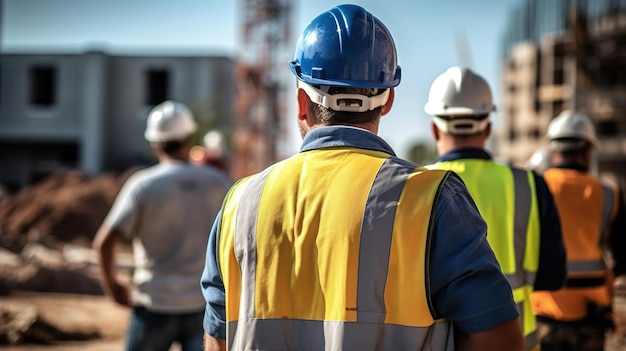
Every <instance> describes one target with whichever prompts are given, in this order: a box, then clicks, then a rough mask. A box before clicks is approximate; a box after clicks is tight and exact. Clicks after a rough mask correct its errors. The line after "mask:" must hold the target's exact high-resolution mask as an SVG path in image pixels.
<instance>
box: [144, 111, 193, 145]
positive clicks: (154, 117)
mask: <svg viewBox="0 0 626 351" xmlns="http://www.w3.org/2000/svg"><path fill="white" fill-rule="evenodd" d="M196 130H197V125H196V122H195V121H194V118H193V115H192V113H191V111H190V110H189V109H188V108H187V106H185V105H184V104H182V103H180V102H175V101H165V102H162V103H160V104H159V105H156V106H155V107H154V108H153V109H152V110H151V111H150V114H149V115H148V120H147V121H146V130H145V132H144V137H145V138H146V140H147V141H149V142H151V143H165V142H171V141H181V140H184V139H186V138H188V137H190V136H191V135H193V133H195V132H196Z"/></svg>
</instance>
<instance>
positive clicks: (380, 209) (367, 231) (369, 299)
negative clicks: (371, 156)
mask: <svg viewBox="0 0 626 351" xmlns="http://www.w3.org/2000/svg"><path fill="white" fill-rule="evenodd" d="M392 160H394V159H393V158H388V159H387V160H385V162H384V163H383V164H382V166H381V168H380V170H379V171H378V174H377V175H376V178H375V179H374V183H373V184H372V189H371V190H370V193H369V196H368V199H367V204H366V205H365V213H364V215H363V225H362V228H361V247H360V253H359V277H358V288H357V289H358V290H357V311H358V312H357V313H358V314H357V321H359V322H366V323H382V322H383V321H384V319H385V315H384V313H377V312H385V306H384V300H385V299H384V296H385V283H386V281H387V271H388V266H389V254H390V248H391V239H392V231H393V221H394V218H395V215H396V206H397V203H398V200H399V199H400V195H401V194H402V189H403V188H404V184H405V183H406V179H407V177H408V175H409V173H410V172H411V171H412V170H413V169H414V168H415V166H414V165H411V168H408V167H407V165H406V164H399V163H397V162H392ZM416 288H417V287H416ZM365 311H372V312H370V313H367V312H365Z"/></svg>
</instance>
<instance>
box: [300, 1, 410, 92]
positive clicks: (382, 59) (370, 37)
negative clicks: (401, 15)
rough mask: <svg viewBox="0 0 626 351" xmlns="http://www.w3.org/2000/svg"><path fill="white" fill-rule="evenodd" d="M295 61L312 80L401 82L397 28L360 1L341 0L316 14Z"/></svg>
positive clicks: (363, 83)
mask: <svg viewBox="0 0 626 351" xmlns="http://www.w3.org/2000/svg"><path fill="white" fill-rule="evenodd" d="M289 67H290V68H291V71H292V72H293V74H295V75H296V77H298V79H299V80H301V81H303V82H305V83H308V84H311V85H325V86H345V87H360V88H391V87H395V86H397V85H398V84H400V66H398V63H397V54H396V45H395V43H394V41H393V38H392V37H391V33H389V30H388V29H387V27H385V25H384V24H383V23H382V22H381V21H380V20H379V19H378V18H376V17H374V15H372V14H371V13H370V12H368V11H367V10H365V9H364V8H362V7H360V6H357V5H339V6H336V7H333V8H332V9H330V10H329V11H326V12H324V13H322V14H321V15H319V16H317V17H316V18H314V19H313V20H312V21H311V23H309V25H308V26H307V27H306V28H305V29H304V31H303V32H302V34H301V35H300V38H299V39H298V43H297V45H296V52H295V58H294V60H292V61H290V62H289Z"/></svg>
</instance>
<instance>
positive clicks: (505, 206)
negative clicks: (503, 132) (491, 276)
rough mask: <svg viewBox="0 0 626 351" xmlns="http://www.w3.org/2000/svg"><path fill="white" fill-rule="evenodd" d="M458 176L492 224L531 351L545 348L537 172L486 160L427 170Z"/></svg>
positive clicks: (491, 233)
mask: <svg viewBox="0 0 626 351" xmlns="http://www.w3.org/2000/svg"><path fill="white" fill-rule="evenodd" d="M427 168H431V169H447V170H452V171H454V172H456V173H457V174H458V175H459V176H461V179H463V182H465V184H466V185H467V188H468V189H469V192H470V194H471V195H472V198H473V199H474V202H476V207H478V210H479V211H480V214H481V216H482V217H483V218H484V220H485V222H487V241H488V242H489V244H490V246H491V248H492V249H493V251H494V253H495V255H496V258H497V260H498V263H499V264H500V268H501V269H502V272H503V273H504V275H505V276H506V277H507V279H508V281H509V283H510V284H511V287H512V288H513V298H514V299H515V302H516V303H517V307H518V310H519V312H520V318H521V321H522V328H523V332H524V338H525V341H526V349H527V350H533V349H535V348H537V345H539V339H538V335H537V324H536V319H535V316H534V314H533V311H532V305H531V302H530V295H531V293H532V291H533V286H534V283H535V278H536V274H537V269H538V267H539V242H540V223H539V210H538V206H537V192H536V190H535V178H534V175H533V174H532V172H530V171H526V170H520V169H516V168H511V167H509V166H507V165H503V164H499V163H496V162H494V161H492V160H486V159H469V158H465V159H458V160H454V161H445V162H438V163H435V164H433V165H430V166H427Z"/></svg>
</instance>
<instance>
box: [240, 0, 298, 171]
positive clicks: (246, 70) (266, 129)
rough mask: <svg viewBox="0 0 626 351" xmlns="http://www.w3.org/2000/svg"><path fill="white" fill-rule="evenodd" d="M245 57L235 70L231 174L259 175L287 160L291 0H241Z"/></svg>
mask: <svg viewBox="0 0 626 351" xmlns="http://www.w3.org/2000/svg"><path fill="white" fill-rule="evenodd" d="M240 6H241V8H240V11H239V13H240V14H241V16H242V20H241V27H240V28H241V44H242V47H241V54H240V56H239V57H238V59H237V62H236V67H235V89H236V92H235V93H236V95H235V107H234V113H235V118H234V124H233V140H232V141H233V158H232V168H231V173H232V175H233V176H234V177H235V178H236V179H239V178H241V177H244V176H247V175H250V174H253V173H257V172H259V171H261V170H263V169H264V168H266V167H267V166H269V165H270V164H272V163H274V162H276V161H278V160H280V159H282V158H284V157H285V155H283V154H282V150H283V148H284V146H283V144H284V143H285V142H286V140H287V139H288V138H287V135H286V134H287V133H286V126H285V124H286V123H285V119H286V115H287V102H288V100H287V99H286V98H285V95H286V94H285V90H286V86H287V84H286V79H285V78H286V75H285V73H286V72H287V71H288V70H287V69H286V67H287V61H288V60H289V54H290V52H288V48H289V47H290V44H291V40H290V39H291V33H290V32H291V17H292V15H291V11H292V5H291V0H243V1H241V2H240Z"/></svg>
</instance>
